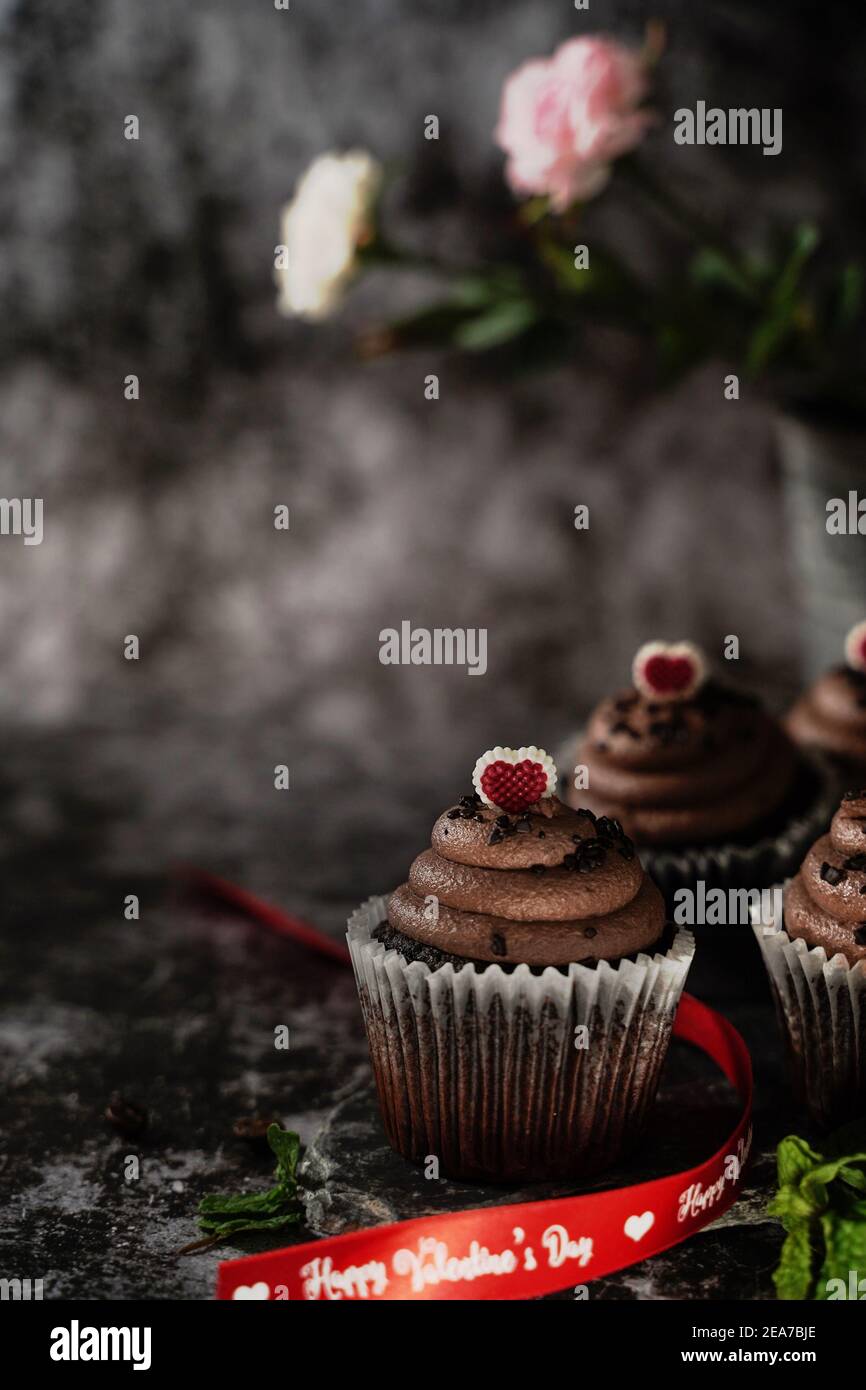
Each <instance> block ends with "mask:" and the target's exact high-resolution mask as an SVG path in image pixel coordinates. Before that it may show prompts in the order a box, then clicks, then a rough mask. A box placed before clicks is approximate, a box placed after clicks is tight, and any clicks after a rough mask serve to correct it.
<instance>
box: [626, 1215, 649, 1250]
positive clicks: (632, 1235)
mask: <svg viewBox="0 0 866 1390" xmlns="http://www.w3.org/2000/svg"><path fill="white" fill-rule="evenodd" d="M655 1219H656V1218H655V1212H652V1211H645V1212H642V1213H641V1215H640V1216H630V1217H629V1218H628V1221H626V1223H625V1225H624V1226H623V1228H622V1229H623V1230H624V1231H625V1233H626V1235H627V1236H628V1238H629V1240H633V1241H634V1242H635V1244H637V1242H638V1241H639V1240H643V1238H644V1236H645V1235H646V1233H647V1231H650V1230H652V1228H653V1226H654V1225H655Z"/></svg>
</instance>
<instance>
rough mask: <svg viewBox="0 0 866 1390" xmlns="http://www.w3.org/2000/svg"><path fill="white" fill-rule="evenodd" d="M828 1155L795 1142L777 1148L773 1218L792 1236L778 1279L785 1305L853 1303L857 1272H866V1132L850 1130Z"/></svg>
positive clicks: (865, 1127)
mask: <svg viewBox="0 0 866 1390" xmlns="http://www.w3.org/2000/svg"><path fill="white" fill-rule="evenodd" d="M823 1148H824V1153H817V1152H816V1151H815V1150H814V1149H813V1148H811V1146H810V1145H809V1144H808V1143H807V1142H806V1141H805V1140H804V1139H800V1138H798V1137H797V1136H796V1135H788V1137H787V1138H786V1139H783V1140H782V1142H781V1143H780V1144H779V1147H778V1152H777V1161H778V1174H779V1191H778V1192H777V1194H776V1196H775V1197H774V1199H773V1201H772V1202H771V1203H770V1207H769V1211H770V1214H771V1215H773V1216H777V1217H778V1218H779V1219H780V1220H781V1222H782V1224H783V1226H784V1227H785V1230H786V1231H787V1233H788V1235H787V1239H786V1240H785V1243H784V1245H783V1246H782V1252H781V1257H780V1261H779V1266H778V1269H777V1270H776V1272H775V1274H774V1276H773V1278H774V1282H775V1284H776V1290H777V1293H778V1296H779V1298H783V1299H801V1298H809V1297H811V1298H816V1299H828V1298H843V1297H849V1296H850V1294H849V1292H848V1290H849V1287H850V1280H851V1272H852V1271H855V1274H856V1278H857V1279H859V1277H860V1271H861V1270H862V1271H866V1198H864V1196H863V1195H862V1194H863V1193H866V1124H864V1123H863V1122H862V1121H857V1122H855V1123H854V1124H851V1125H846V1126H844V1127H843V1128H842V1129H840V1130H837V1131H836V1133H835V1134H833V1135H831V1136H830V1137H829V1138H828V1139H827V1140H826V1141H825V1142H824V1144H823ZM816 1271H818V1272H817V1273H816Z"/></svg>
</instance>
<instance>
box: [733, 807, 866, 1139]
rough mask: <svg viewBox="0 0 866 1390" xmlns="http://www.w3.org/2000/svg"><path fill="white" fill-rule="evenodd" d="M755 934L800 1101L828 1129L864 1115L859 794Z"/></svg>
mask: <svg viewBox="0 0 866 1390" xmlns="http://www.w3.org/2000/svg"><path fill="white" fill-rule="evenodd" d="M755 933H756V935H757V938H758V942H759V944H760V947H761V951H762V953H763V957H764V963H765V965H766V967H767V971H768V973H769V976H770V982H771V985H772V989H773V994H774V997H775V1001H776V1005H777V1012H778V1016H779V1022H780V1025H781V1028H782V1033H783V1035H784V1038H785V1042H786V1044H787V1049H788V1055H789V1059H790V1064H791V1071H792V1077H793V1082H794V1087H795V1090H796V1093H797V1096H798V1099H799V1100H800V1101H801V1102H802V1103H803V1104H805V1106H806V1107H807V1109H808V1111H809V1114H810V1116H811V1118H812V1120H813V1121H814V1122H815V1124H817V1125H819V1126H821V1127H822V1128H826V1129H829V1128H832V1127H833V1126H835V1125H837V1124H841V1123H844V1122H845V1121H847V1120H850V1119H856V1118H859V1117H860V1116H862V1115H864V1114H866V1031H864V1010H866V788H864V789H862V790H860V791H851V792H847V793H846V794H845V797H844V799H843V801H842V804H841V805H840V807H839V809H838V811H837V812H836V814H835V815H834V817H833V821H832V825H831V827H830V831H829V833H828V834H826V835H822V836H821V837H820V838H819V839H818V840H816V842H815V844H814V845H812V847H811V849H810V850H809V852H808V853H807V855H806V857H805V859H804V861H803V864H802V867H801V869H800V871H799V873H798V874H797V875H796V877H795V878H794V879H793V881H792V882H791V883H790V884H789V885H788V886H787V888H786V890H785V895H784V913H783V919H782V920H781V921H777V922H773V923H771V924H769V925H766V924H760V925H756V926H755Z"/></svg>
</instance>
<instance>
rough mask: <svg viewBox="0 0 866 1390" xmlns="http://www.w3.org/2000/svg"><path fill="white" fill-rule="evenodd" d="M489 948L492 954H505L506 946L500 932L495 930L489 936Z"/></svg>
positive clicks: (506, 952) (506, 951) (506, 953)
mask: <svg viewBox="0 0 866 1390" xmlns="http://www.w3.org/2000/svg"><path fill="white" fill-rule="evenodd" d="M490 949H491V951H492V952H493V954H494V956H507V955H508V947H507V946H506V944H505V937H504V936H503V935H502V933H501V932H498V931H495V932H494V933H493V935H492V936H491V938H490Z"/></svg>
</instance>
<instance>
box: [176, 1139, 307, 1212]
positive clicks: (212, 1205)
mask: <svg viewBox="0 0 866 1390" xmlns="http://www.w3.org/2000/svg"><path fill="white" fill-rule="evenodd" d="M267 1137H268V1143H269V1144H270V1146H271V1151H272V1152H273V1154H274V1157H275V1158H276V1161H277V1166H276V1173H275V1174H274V1176H275V1178H276V1182H275V1184H274V1186H273V1187H270V1188H268V1190H267V1191H266V1192H240V1193H235V1194H226V1195H223V1194H222V1193H212V1194H210V1195H209V1196H207V1197H202V1199H201V1201H200V1202H199V1204H198V1215H199V1223H198V1224H199V1226H200V1228H201V1230H203V1231H205V1232H206V1233H207V1234H209V1235H211V1236H214V1237H217V1238H219V1239H223V1238H224V1237H225V1236H230V1235H235V1234H237V1232H238V1231H276V1230H279V1229H280V1228H281V1227H283V1226H289V1225H292V1224H294V1223H295V1222H297V1221H300V1219H301V1208H300V1204H299V1202H298V1196H297V1193H298V1184H297V1179H296V1173H297V1167H298V1158H299V1156H300V1152H301V1141H300V1139H299V1138H298V1136H297V1134H294V1133H293V1132H292V1131H291V1130H288V1129H281V1128H280V1126H279V1125H278V1124H272V1125H271V1126H270V1127H269V1129H268V1136H267Z"/></svg>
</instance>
